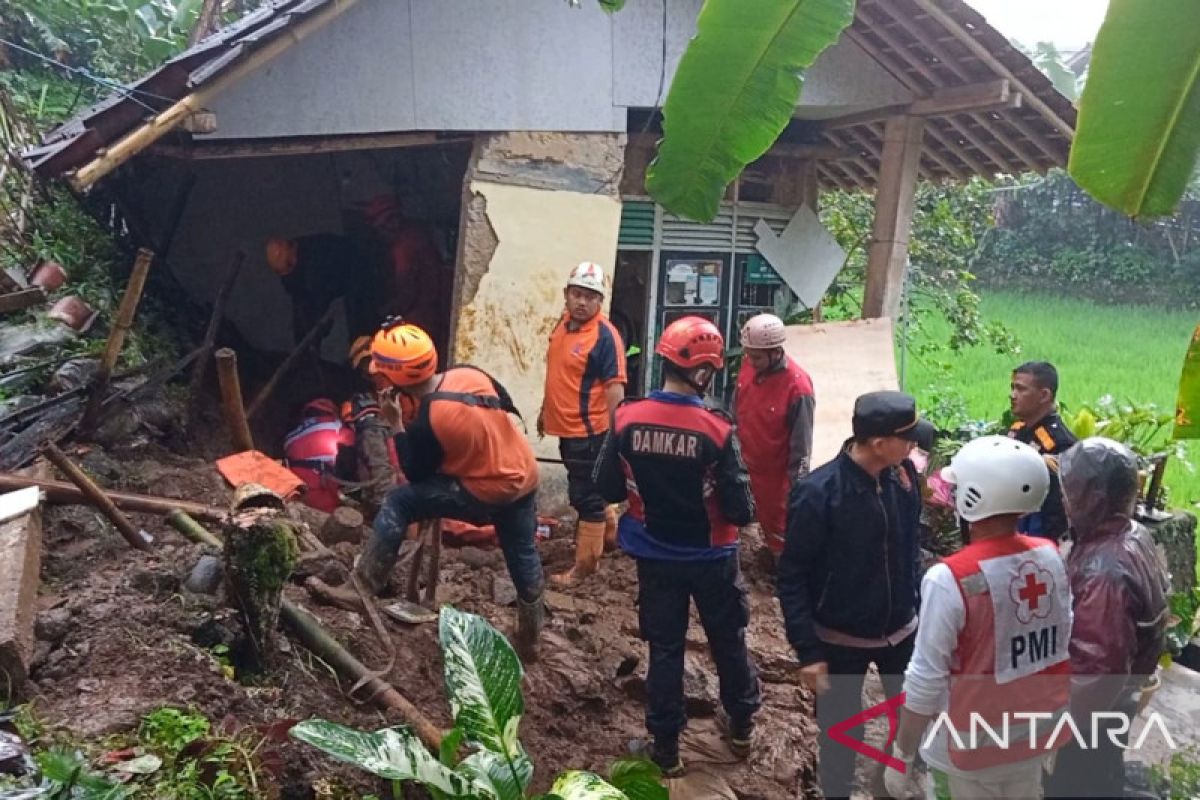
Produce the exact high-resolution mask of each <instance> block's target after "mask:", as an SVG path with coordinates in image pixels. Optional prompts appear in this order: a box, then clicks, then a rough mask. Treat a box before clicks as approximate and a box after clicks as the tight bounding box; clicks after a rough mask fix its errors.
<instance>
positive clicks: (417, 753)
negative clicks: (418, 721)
mask: <svg viewBox="0 0 1200 800" xmlns="http://www.w3.org/2000/svg"><path fill="white" fill-rule="evenodd" d="M288 734H289V735H290V736H291V737H292V738H294V739H298V740H300V741H302V742H305V743H306V744H310V745H312V746H313V747H315V748H317V749H318V750H321V751H322V752H324V753H325V754H327V755H329V756H332V757H333V758H335V759H337V760H338V761H343V762H345V763H347V764H353V765H354V766H356V767H358V768H359V769H364V770H366V771H367V772H371V773H374V774H376V775H378V776H379V777H381V778H386V779H388V780H393V781H408V780H412V781H418V782H419V783H421V784H423V785H425V786H427V787H430V788H431V789H434V790H437V791H438V792H441V793H442V794H443V795H444V796H446V797H451V798H472V800H474V799H475V798H478V800H500V798H499V797H498V796H497V795H496V794H495V792H494V791H493V790H492V789H491V787H490V786H488V785H487V784H478V783H476V782H475V780H474V779H473V777H472V776H471V775H469V774H459V773H457V772H454V771H453V770H451V769H448V768H447V767H445V766H444V765H443V764H442V763H441V762H440V761H438V760H437V759H436V758H434V756H433V754H431V753H430V752H429V751H428V750H427V749H426V748H425V745H424V744H423V743H422V742H421V740H420V738H419V737H418V736H417V735H416V734H415V733H413V732H412V731H411V730H409V729H408V728H384V729H383V730H379V731H375V732H374V733H371V732H370V731H360V730H355V729H354V728H347V727H346V726H345V725H338V724H337V723H336V722H329V721H327V720H323V719H309V720H305V721H303V722H300V723H298V724H296V725H294V726H292V729H291V730H290V731H288Z"/></svg>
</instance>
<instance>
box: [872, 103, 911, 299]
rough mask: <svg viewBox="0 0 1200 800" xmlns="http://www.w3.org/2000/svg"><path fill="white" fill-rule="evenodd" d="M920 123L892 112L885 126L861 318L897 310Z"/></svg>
mask: <svg viewBox="0 0 1200 800" xmlns="http://www.w3.org/2000/svg"><path fill="white" fill-rule="evenodd" d="M924 126H925V123H924V120H922V119H921V118H919V117H892V118H890V119H889V120H888V121H887V125H886V126H885V128H884V134H883V160H882V162H881V163H880V165H879V184H878V186H877V187H876V189H875V225H874V228H873V229H872V235H871V249H870V251H869V253H868V255H867V285H866V291H865V293H864V295H863V318H864V319H870V318H873V317H895V315H896V313H897V312H898V311H899V310H900V295H901V292H902V290H903V288H904V272H905V269H906V268H907V266H908V234H909V230H910V228H911V227H912V213H913V200H914V198H915V196H916V191H917V169H918V167H919V165H920V161H921V137H922V134H923V132H924Z"/></svg>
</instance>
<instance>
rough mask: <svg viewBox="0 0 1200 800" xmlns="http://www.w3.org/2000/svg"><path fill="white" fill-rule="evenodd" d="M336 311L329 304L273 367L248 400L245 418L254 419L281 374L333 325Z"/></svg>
mask: <svg viewBox="0 0 1200 800" xmlns="http://www.w3.org/2000/svg"><path fill="white" fill-rule="evenodd" d="M336 312H337V306H336V305H331V306H330V307H329V310H328V311H326V312H325V314H324V316H322V317H321V318H320V319H319V320H317V324H316V325H313V326H312V330H310V331H309V332H308V333H306V334H304V338H303V339H301V340H300V341H299V342H297V343H296V347H295V349H293V350H292V352H290V353H288V356H287V358H285V359H284V360H283V363H281V364H280V365H279V366H278V367H277V368H276V369H275V372H274V373H273V374H272V375H271V377H270V379H268V380H267V382H266V384H264V385H263V387H262V388H261V389H259V391H258V394H256V395H255V396H254V399H253V400H251V401H250V405H249V406H248V407H247V408H246V418H247V419H254V417H255V415H257V414H258V412H259V411H262V409H263V405H264V404H265V403H266V402H267V400H268V399H270V397H271V394H272V393H273V392H274V391H275V387H276V386H278V385H279V381H281V380H283V376H284V375H287V374H288V373H289V372H291V370H292V367H294V366H295V365H296V362H297V361H299V360H300V358H301V356H303V355H304V354H305V353H306V352H308V350H309V349H310V348H311V347H313V346H314V345H316V344H317V343H318V342H319V341H320V340H321V339H322V338H324V331H327V330H328V329H329V327H330V326H331V325H333V317H334V314H335V313H336Z"/></svg>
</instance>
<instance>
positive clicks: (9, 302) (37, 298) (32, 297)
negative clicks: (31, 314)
mask: <svg viewBox="0 0 1200 800" xmlns="http://www.w3.org/2000/svg"><path fill="white" fill-rule="evenodd" d="M44 302H46V293H45V292H43V291H42V290H41V289H39V288H37V287H34V288H33V289H22V290H21V291H19V292H10V293H9V294H0V314H6V313H8V312H10V311H21V310H22V309H26V308H29V307H30V306H36V305H37V304H38V303H44Z"/></svg>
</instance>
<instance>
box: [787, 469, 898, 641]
mask: <svg viewBox="0 0 1200 800" xmlns="http://www.w3.org/2000/svg"><path fill="white" fill-rule="evenodd" d="M906 484H907V485H906ZM920 513H921V496H920V489H919V488H918V483H917V471H916V469H915V468H914V467H913V465H912V462H910V461H907V460H906V461H905V462H904V463H903V464H902V465H901V466H899V467H894V468H892V469H888V470H884V472H883V473H881V474H880V476H879V479H878V480H876V479H874V478H872V477H871V476H870V475H868V474H867V473H866V472H865V471H863V469H862V468H861V467H860V466H858V464H856V463H854V461H853V460H852V459H851V458H850V455H849V453H848V452H847V451H846V450H845V449H843V450H842V452H841V453H840V454H839V455H838V456H837V458H835V459H834V460H833V461H830V462H829V463H827V464H824V465H822V466H821V467H819V468H818V469H816V470H814V471H813V472H812V473H811V474H809V476H808V477H807V478H804V479H802V480H801V481H799V482H798V483H797V484H796V485H795V487H794V488H793V489H792V494H791V500H790V502H789V506H788V530H787V541H786V543H785V545H784V550H783V556H782V557H781V559H780V562H779V576H778V592H779V605H780V607H781V608H782V610H783V619H784V625H785V627H786V630H787V637H788V641H789V642H790V643H791V645H792V647H793V648H794V649H795V651H796V655H797V657H798V658H799V660H800V663H802V664H812V663H815V662H817V661H823V660H825V655H824V651H823V647H822V643H821V641H820V639H818V637H817V633H816V630H815V628H814V624H819V625H821V626H823V627H825V628H829V629H831V630H835V631H838V632H840V633H845V634H849V635H850V636H855V637H859V638H863V639H879V638H883V637H885V636H887V635H889V634H892V633H895V632H896V631H898V630H899V629H901V628H903V627H904V626H905V625H907V624H908V623H909V622H910V621H911V620H912V618H913V615H915V614H916V613H917V608H918V605H919V604H918V601H917V590H918V587H919V583H918V580H917V570H918V565H919V560H920V559H919V556H918V542H919V536H918V530H917V523H918V520H919V518H920Z"/></svg>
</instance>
